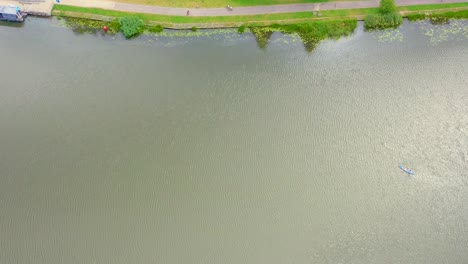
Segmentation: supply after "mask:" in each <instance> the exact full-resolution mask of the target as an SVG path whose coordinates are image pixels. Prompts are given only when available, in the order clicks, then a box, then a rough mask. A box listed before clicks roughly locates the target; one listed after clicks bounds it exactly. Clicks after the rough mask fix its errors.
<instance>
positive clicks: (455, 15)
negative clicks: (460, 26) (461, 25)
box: [408, 10, 468, 21]
mask: <svg viewBox="0 0 468 264" xmlns="http://www.w3.org/2000/svg"><path fill="white" fill-rule="evenodd" d="M421 19H431V20H437V19H442V20H447V19H468V10H460V11H455V12H433V13H430V14H429V13H428V14H426V13H418V14H410V15H408V20H410V21H414V20H421Z"/></svg>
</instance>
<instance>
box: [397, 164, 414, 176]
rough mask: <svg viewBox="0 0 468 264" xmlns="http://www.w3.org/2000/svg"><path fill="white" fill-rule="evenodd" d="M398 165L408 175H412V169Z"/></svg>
mask: <svg viewBox="0 0 468 264" xmlns="http://www.w3.org/2000/svg"><path fill="white" fill-rule="evenodd" d="M399 167H400V169H401V170H402V171H404V172H406V173H408V174H409V175H414V171H412V170H410V169H408V168H406V167H404V166H403V165H400V166H399Z"/></svg>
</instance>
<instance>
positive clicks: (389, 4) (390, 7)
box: [379, 0, 397, 14]
mask: <svg viewBox="0 0 468 264" xmlns="http://www.w3.org/2000/svg"><path fill="white" fill-rule="evenodd" d="M379 12H380V13H381V14H390V13H396V12H397V7H396V5H395V0H380V7H379Z"/></svg>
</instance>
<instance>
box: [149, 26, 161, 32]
mask: <svg viewBox="0 0 468 264" xmlns="http://www.w3.org/2000/svg"><path fill="white" fill-rule="evenodd" d="M163 30H164V28H163V27H162V26H161V25H156V26H152V27H148V31H149V32H151V33H160V32H162V31H163Z"/></svg>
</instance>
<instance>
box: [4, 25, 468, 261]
mask: <svg viewBox="0 0 468 264" xmlns="http://www.w3.org/2000/svg"><path fill="white" fill-rule="evenodd" d="M182 35H183V34H180V32H168V33H165V34H163V35H162V36H161V35H159V36H141V37H139V38H136V39H133V40H129V41H126V40H123V39H122V38H121V37H120V36H107V35H104V34H102V33H96V34H89V33H85V34H77V33H74V32H73V31H72V30H71V29H69V28H66V27H63V26H62V24H61V22H60V21H57V20H49V19H37V18H28V21H27V22H26V24H25V25H24V26H21V27H11V26H0V54H1V56H2V63H1V64H0V72H1V73H2V78H1V81H0V94H1V96H0V212H1V214H0V263H47V264H55V263H57V264H58V263H113V264H114V263H256V264H258V263H268V264H274V263H278V264H284V263H413V264H416V263H467V261H468V250H467V248H468V23H467V21H458V22H452V23H451V24H450V25H441V26H436V25H431V24H429V23H428V22H417V23H409V22H405V23H404V25H403V26H402V27H400V29H399V30H390V31H383V32H364V31H363V29H362V25H359V26H358V28H357V29H356V31H355V32H354V33H353V34H352V35H351V36H349V37H345V38H341V39H339V40H326V41H323V42H321V43H320V44H319V45H318V46H317V47H316V48H315V50H313V51H311V52H307V51H306V50H305V49H304V46H303V45H302V43H301V42H300V39H299V38H298V37H294V36H284V35H282V34H280V33H274V34H273V36H272V37H271V39H270V43H269V45H268V46H267V47H266V48H263V49H261V48H258V47H257V44H256V41H255V38H254V37H253V35H251V34H250V33H245V34H243V35H238V34H237V33H236V32H235V30H234V31H229V30H227V31H226V30H225V31H202V32H198V33H190V34H186V36H182ZM399 164H404V165H406V166H408V167H410V168H411V169H413V170H414V171H415V172H416V174H415V175H414V176H412V177H410V176H408V175H407V174H405V173H402V172H401V171H400V170H399V168H398V165H399Z"/></svg>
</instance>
